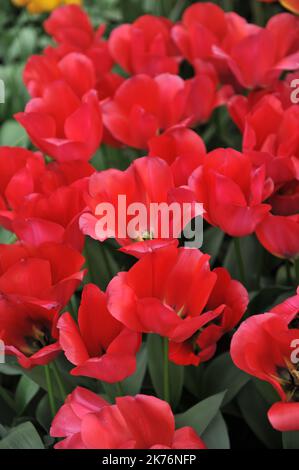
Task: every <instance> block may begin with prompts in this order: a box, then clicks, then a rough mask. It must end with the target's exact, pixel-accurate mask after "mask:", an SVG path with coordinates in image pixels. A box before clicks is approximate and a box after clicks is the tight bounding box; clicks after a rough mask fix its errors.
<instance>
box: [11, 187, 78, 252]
mask: <svg viewBox="0 0 299 470" xmlns="http://www.w3.org/2000/svg"><path fill="white" fill-rule="evenodd" d="M86 187H87V181H81V184H80V185H79V184H78V183H74V184H73V185H70V186H66V187H62V188H58V189H57V190H56V191H53V192H52V194H50V195H43V194H31V195H30V196H29V197H28V199H27V200H25V201H24V202H23V204H22V205H21V206H20V207H19V209H18V210H17V211H15V213H14V216H13V221H12V230H13V232H14V233H15V234H16V235H17V237H18V238H19V240H22V241H24V242H25V243H28V244H30V245H37V246H38V245H40V244H41V243H46V242H56V243H64V244H66V245H69V246H71V247H73V248H75V249H76V250H78V251H82V249H83V245H84V236H83V234H82V232H81V230H80V227H79V217H80V215H81V214H82V212H83V210H84V209H85V206H86V204H85V202H84V198H83V191H84V189H85V188H86Z"/></svg>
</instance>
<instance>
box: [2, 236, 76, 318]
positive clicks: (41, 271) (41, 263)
mask: <svg viewBox="0 0 299 470" xmlns="http://www.w3.org/2000/svg"><path fill="white" fill-rule="evenodd" d="M83 262H84V258H83V256H81V255H80V253H78V252H77V251H75V250H74V249H72V248H70V247H68V246H64V245H62V244H56V243H44V244H43V245H40V246H38V247H34V246H29V245H25V244H22V243H15V244H13V245H0V292H1V298H2V299H3V300H4V301H6V299H8V300H9V299H11V298H12V299H14V301H16V302H19V303H26V302H29V303H34V304H36V305H40V306H43V307H45V308H47V305H49V308H52V306H51V305H52V304H53V302H56V304H57V305H58V306H59V307H60V308H59V310H60V309H61V308H63V307H64V306H65V305H66V304H67V303H68V301H69V299H70V298H71V296H72V295H73V293H74V292H75V290H76V288H77V287H78V286H79V284H80V282H81V281H82V279H83V276H84V271H81V268H82V265H83Z"/></svg>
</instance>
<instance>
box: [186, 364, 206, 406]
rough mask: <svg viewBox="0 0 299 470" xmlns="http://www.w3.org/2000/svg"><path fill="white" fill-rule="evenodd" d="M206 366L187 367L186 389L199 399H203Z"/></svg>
mask: <svg viewBox="0 0 299 470" xmlns="http://www.w3.org/2000/svg"><path fill="white" fill-rule="evenodd" d="M204 370H205V366H204V364H200V365H199V366H197V367H196V366H187V367H185V370H184V385H185V387H186V389H187V390H188V391H189V392H190V393H192V395H194V396H195V397H197V398H199V399H200V398H201V391H202V384H203V377H204Z"/></svg>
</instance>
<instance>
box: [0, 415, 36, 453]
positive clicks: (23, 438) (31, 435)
mask: <svg viewBox="0 0 299 470" xmlns="http://www.w3.org/2000/svg"><path fill="white" fill-rule="evenodd" d="M0 449H44V445H43V443H42V441H41V438H40V437H39V435H38V433H37V431H36V429H35V427H34V426H33V424H32V423H30V422H26V423H22V424H20V425H19V426H17V427H15V428H13V429H12V430H11V431H10V432H9V433H8V435H7V436H6V437H4V439H2V440H1V441H0Z"/></svg>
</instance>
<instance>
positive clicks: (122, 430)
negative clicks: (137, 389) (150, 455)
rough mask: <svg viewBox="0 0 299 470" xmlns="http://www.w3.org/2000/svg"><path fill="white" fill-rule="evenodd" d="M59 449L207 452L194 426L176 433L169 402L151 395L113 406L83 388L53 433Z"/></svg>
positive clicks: (69, 401) (62, 413)
mask: <svg viewBox="0 0 299 470" xmlns="http://www.w3.org/2000/svg"><path fill="white" fill-rule="evenodd" d="M50 434H51V436H52V437H64V438H65V439H64V440H62V441H60V442H59V443H58V444H56V445H55V447H56V449H205V448H206V447H205V444H204V443H203V442H202V440H201V439H200V438H199V437H198V436H197V434H196V432H195V431H194V430H193V429H192V428H191V427H184V428H181V429H178V430H175V422H174V416H173V414H172V411H171V408H170V406H169V405H168V403H166V402H164V401H162V400H159V399H158V398H155V397H152V396H148V395H136V396H135V397H130V396H127V397H121V398H117V399H116V404H115V405H111V404H110V403H107V402H106V401H105V400H103V399H102V398H100V397H99V396H98V395H96V394H94V393H92V392H90V391H89V390H86V389H84V388H81V387H77V388H76V389H75V390H74V392H73V393H72V394H71V395H69V396H68V397H67V400H66V402H65V404H64V405H63V406H62V407H61V409H60V410H59V411H58V413H57V415H56V417H55V418H54V421H53V423H52V427H51V430H50Z"/></svg>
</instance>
